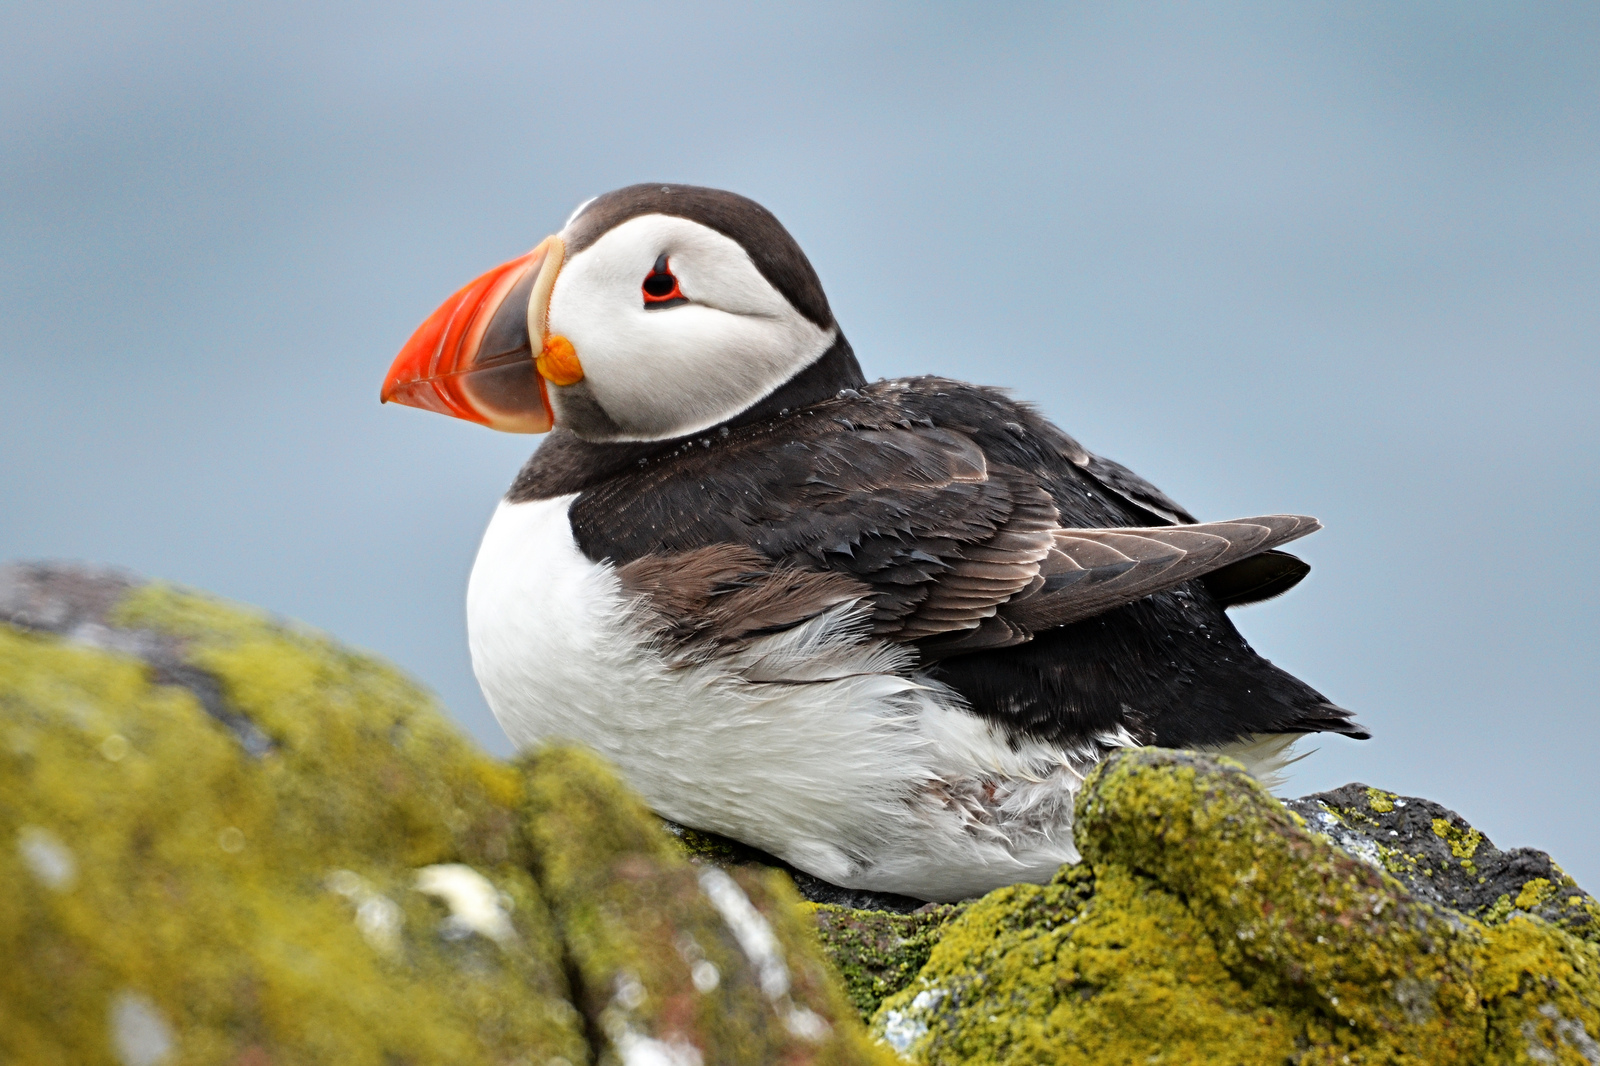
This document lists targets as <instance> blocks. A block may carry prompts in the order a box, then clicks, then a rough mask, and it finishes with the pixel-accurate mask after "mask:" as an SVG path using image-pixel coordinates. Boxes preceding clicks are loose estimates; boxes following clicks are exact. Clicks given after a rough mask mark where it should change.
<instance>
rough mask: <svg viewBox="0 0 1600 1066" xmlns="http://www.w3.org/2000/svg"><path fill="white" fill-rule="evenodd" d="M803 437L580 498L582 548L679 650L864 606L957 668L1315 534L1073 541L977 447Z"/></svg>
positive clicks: (1274, 530)
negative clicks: (647, 608)
mask: <svg viewBox="0 0 1600 1066" xmlns="http://www.w3.org/2000/svg"><path fill="white" fill-rule="evenodd" d="M791 433H793V435H792V436H790V437H789V438H788V439H787V440H786V441H785V442H783V443H780V444H777V445H776V446H775V445H774V443H773V442H772V441H771V440H770V439H769V440H765V441H763V440H759V439H752V440H751V441H750V442H749V446H748V447H745V446H741V445H742V443H743V442H740V441H737V440H735V441H730V442H728V448H727V449H726V450H723V451H722V452H721V454H720V456H719V455H718V454H717V452H715V451H712V450H710V449H706V450H702V449H692V450H686V451H685V452H684V453H682V454H681V455H680V456H678V457H677V459H676V461H674V462H672V463H669V464H661V465H660V466H651V465H645V466H641V467H639V468H637V470H636V471H632V472H628V473H624V474H621V475H619V476H618V477H616V478H613V479H612V480H610V481H608V482H607V483H606V485H605V486H604V487H601V488H597V489H595V490H593V491H591V492H588V493H584V494H583V495H582V496H580V498H579V499H578V501H577V502H576V503H575V504H574V507H573V511H572V521H573V528H574V531H575V533H576V534H577V536H578V538H579V542H580V544H581V545H583V547H584V550H585V551H586V552H587V553H588V554H589V555H590V557H591V558H597V559H598V558H609V559H610V560H611V561H612V562H613V564H615V565H616V566H617V567H618V573H619V576H620V577H621V578H622V580H623V583H624V585H625V586H626V587H627V588H629V589H630V590H632V591H634V592H636V593H638V594H641V595H643V596H646V597H648V599H649V600H650V601H651V602H652V604H653V605H654V606H655V607H656V611H657V615H658V617H660V618H661V622H660V625H661V626H662V631H663V632H664V633H665V634H667V635H670V636H676V637H677V638H679V639H680V640H686V641H689V642H690V643H694V644H701V645H704V644H706V643H707V642H709V643H710V644H720V643H725V642H727V641H730V640H739V639H742V638H743V637H745V636H750V635H755V634H759V633H762V632H774V631H777V630H779V629H783V628H786V627H788V626H792V625H796V624H799V623H800V622H802V621H804V620H805V619H807V618H810V617H815V616H816V615H817V614H819V613H821V612H822V611H825V610H828V609H830V608H832V607H835V606H837V605H839V604H841V603H845V602H859V603H862V604H864V605H865V606H866V607H867V608H868V610H869V617H868V619H867V622H868V623H869V624H870V625H871V627H872V631H873V632H874V633H875V634H876V635H878V636H880V637H884V638H886V639H889V640H892V641H895V642H899V643H913V642H914V643H916V644H917V645H918V646H919V648H921V649H922V651H923V653H924V655H925V656H927V657H943V656H947V655H952V654H960V653H963V652H968V651H976V650H979V649H983V648H996V647H1004V646H1007V645H1011V644H1019V643H1023V642H1026V641H1028V640H1030V639H1031V638H1032V637H1033V635H1034V634H1035V633H1038V632H1040V631H1042V630H1045V629H1052V628H1055V627H1057V626H1061V625H1066V624H1068V623H1070V622H1074V621H1078V620H1081V619H1083V618H1088V617H1091V616H1093V615H1096V614H1099V613H1102V612H1104V611H1108V610H1111V609H1113V608H1115V607H1118V606H1121V605H1122V604H1125V603H1129V602H1132V601H1133V600H1137V599H1139V598H1141V597H1144V596H1148V595H1150V594H1152V593H1155V592H1160V591H1162V590H1164V589H1169V588H1172V587H1173V586H1175V585H1179V584H1182V583H1183V582H1185V581H1189V580H1192V579H1194V578H1198V577H1202V576H1204V575H1205V574H1208V573H1211V572H1213V571H1215V570H1217V569H1219V568H1222V567H1226V566H1229V565H1230V564H1233V563H1235V562H1237V561H1239V560H1242V559H1246V558H1249V557H1251V556H1254V555H1257V554H1259V553H1261V552H1264V551H1267V550H1269V549H1271V548H1273V547H1274V546H1276V545H1278V544H1283V543H1286V542H1288V541H1290V540H1293V539H1295V538H1296V537H1299V536H1304V535H1305V534H1307V533H1310V532H1312V531H1313V530H1314V529H1316V528H1317V523H1316V521H1315V520H1314V519H1310V518H1301V517H1297V516H1282V515H1275V516H1269V517H1266V518H1256V519H1246V520H1242V521H1239V522H1217V523H1206V524H1190V525H1175V526H1152V527H1130V528H1121V527H1119V528H1097V529H1073V528H1066V526H1065V523H1064V522H1063V521H1062V517H1061V514H1060V511H1059V510H1058V508H1057V506H1056V504H1055V502H1054V500H1053V499H1052V497H1051V494H1050V493H1049V492H1048V491H1047V490H1046V488H1045V487H1044V486H1043V485H1042V484H1041V481H1040V476H1039V474H1037V473H1035V472H1032V471H1029V470H1024V469H1022V468H1020V467H1018V466H1014V465H1011V464H1008V463H1003V462H998V461H991V458H990V456H988V455H987V454H986V453H985V451H984V449H983V448H982V447H980V446H979V445H978V443H977V442H976V441H974V440H973V438H972V437H970V436H968V435H966V434H964V433H961V432H957V431H954V430H950V429H945V428H941V427H935V426H917V425H910V426H896V427H883V426H882V425H881V424H880V425H879V426H877V427H873V428H862V427H861V426H860V425H859V424H852V425H841V424H838V423H832V422H823V421H822V420H818V423H816V424H815V425H814V426H813V427H811V428H808V429H806V430H805V431H804V432H797V431H795V430H793V429H791ZM701 456H704V458H703V459H702V458H701Z"/></svg>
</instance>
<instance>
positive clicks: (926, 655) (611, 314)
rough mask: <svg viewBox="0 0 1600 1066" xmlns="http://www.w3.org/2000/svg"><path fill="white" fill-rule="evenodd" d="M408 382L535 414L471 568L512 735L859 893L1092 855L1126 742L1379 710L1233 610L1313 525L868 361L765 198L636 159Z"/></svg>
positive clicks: (1044, 867)
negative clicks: (1105, 786)
mask: <svg viewBox="0 0 1600 1066" xmlns="http://www.w3.org/2000/svg"><path fill="white" fill-rule="evenodd" d="M381 398H382V400H384V401H386V402H394V403H400V404H406V405H409V406H412V407H417V408H421V409H424V410H428V411H435V412H438V413H441V414H446V415H450V416H453V417H455V418H460V419H464V420H466V421H469V422H475V423H478V424H480V425H483V426H487V427H489V428H490V429H495V430H501V431H505V432H511V433H542V434H546V435H545V437H544V439H543V440H542V442H541V444H540V446H539V447H538V448H537V450H536V451H535V452H534V453H533V456H532V458H530V459H529V460H528V462H527V463H526V465H525V466H523V467H522V469H521V470H520V471H519V472H518V474H517V475H516V478H515V480H514V481H513V482H512V484H511V487H510V489H509V491H508V492H507V493H506V494H505V497H504V498H503V499H502V500H501V501H500V502H499V504H498V506H497V507H496V509H495V511H494V514H493V517H492V519H491V520H490V522H489V525H488V528H487V530H486V531H485V533H484V535H483V540H482V543H481V545H480V547H479V550H478V554H477V558H476V561H475V563H474V565H473V568H472V574H471V578H470V579H469V582H468V588H467V623H468V637H469V643H470V647H471V653H472V665H473V670H474V673H475V675H476V677H477V679H478V682H479V684H480V686H481V687H482V690H483V694H484V696H485V698H486V700H487V702H488V704H489V707H490V708H491V709H492V710H493V712H494V714H495V716H496V718H497V719H498V720H499V722H500V724H501V726H502V727H503V728H504V729H505V731H506V733H507V735H508V736H509V738H510V739H511V741H512V742H513V743H514V744H515V745H516V746H517V747H518V748H519V749H526V748H531V747H536V746H539V745H543V744H546V743H551V742H566V743H576V744H580V745H583V746H586V747H588V748H591V749H593V750H595V751H597V752H598V753H599V754H601V755H602V756H604V757H605V758H607V759H608V760H610V761H611V762H612V763H613V764H614V765H615V766H616V767H617V768H618V769H619V771H620V773H621V774H622V776H623V777H624V779H625V780H626V781H627V782H628V783H629V784H630V785H631V786H632V787H633V788H634V789H635V790H637V791H638V792H639V793H640V794H641V795H642V796H643V797H644V798H645V800H646V801H647V803H648V804H649V805H650V806H651V807H652V808H653V809H654V810H655V811H656V812H657V813H658V814H660V815H661V816H662V817H663V818H666V819H668V820H670V821H672V822H676V823H678V824H679V825H682V826H686V827H692V828H694V829H698V830H703V831H707V832H712V833H716V834H720V835H722V836H725V837H729V838H732V839H734V840H737V841H740V842H742V843H744V844H746V845H748V846H751V847H754V848H758V849H760V850H761V851H764V852H766V853H768V854H770V855H772V856H776V857H777V858H779V859H781V860H783V862H785V863H787V864H789V865H790V866H792V867H793V868H795V869H797V870H800V871H802V872H804V873H805V874H808V875H810V876H812V877H815V878H818V879H820V880H821V881H823V882H826V883H827V884H829V885H833V886H839V887H840V888H843V889H848V890H858V891H866V892H872V893H884V894H893V895H896V896H903V897H911V898H912V899H915V900H925V901H952V900H961V899H966V898H969V897H973V896H977V895H981V894H983V893H985V892H987V891H989V890H991V889H994V888H997V887H1000V886H1003V885H1009V884H1014V883H1018V882H1027V881H1031V882H1044V881H1047V880H1049V879H1050V877H1051V876H1053V875H1054V874H1055V873H1056V871H1057V870H1058V869H1059V868H1060V867H1061V865H1062V864H1064V863H1072V862H1076V861H1077V860H1078V858H1079V856H1078V851H1077V849H1076V846H1075V844H1074V841H1073V833H1072V821H1073V800H1074V797H1075V795H1076V794H1077V792H1078V791H1079V789H1080V788H1081V786H1082V784H1083V781H1084V779H1085V776H1086V775H1087V774H1088V773H1089V771H1090V770H1091V769H1092V768H1093V767H1094V766H1095V764H1096V763H1097V762H1098V761H1099V760H1101V759H1102V758H1103V757H1104V756H1105V755H1106V754H1107V753H1109V752H1111V751H1113V750H1115V749H1117V748H1120V747H1128V746H1136V745H1158V746H1163V747H1173V748H1189V749H1199V750H1206V751H1215V752H1221V753H1225V754H1229V755H1232V756H1234V757H1236V758H1239V759H1241V760H1243V761H1244V762H1245V764H1246V765H1247V767H1249V768H1250V769H1251V770H1252V771H1253V772H1255V773H1256V774H1257V775H1258V776H1260V777H1262V778H1263V779H1269V780H1270V779H1271V778H1272V776H1273V775H1274V774H1277V773H1279V772H1280V771H1281V770H1282V768H1283V767H1284V766H1285V765H1286V764H1287V763H1288V762H1289V761H1291V760H1292V758H1293V756H1292V754H1291V750H1290V749H1291V745H1293V743H1294V742H1295V741H1296V739H1298V738H1300V737H1302V736H1304V735H1306V734H1309V733H1317V732H1331V733H1340V734H1343V735H1345V736H1348V737H1353V738H1357V739H1365V738H1366V737H1367V736H1368V734H1367V732H1366V731H1365V730H1364V729H1363V728H1361V726H1359V725H1358V724H1356V722H1355V721H1354V720H1353V719H1352V716H1351V713H1350V712H1349V711H1347V710H1345V709H1343V708H1341V707H1339V706H1336V705H1335V704H1333V703H1331V702H1329V700H1328V699H1327V698H1325V697H1324V696H1323V695H1322V694H1321V693H1319V692H1317V691H1316V690H1315V689H1313V688H1311V687H1310V686H1309V685H1307V684H1306V683H1304V682H1302V681H1300V680H1298V679H1297V678H1295V677H1293V676H1291V675H1290V674H1288V673H1286V672H1285V671H1283V670H1281V669H1279V668H1277V667H1275V666H1273V665H1272V664H1271V663H1270V662H1268V661H1267V660H1266V659H1264V658H1262V657H1261V656H1260V655H1258V654H1256V653H1255V652H1254V651H1253V650H1252V649H1251V647H1250V645H1249V644H1248V643H1246V641H1245V640H1244V638H1243V637H1242V636H1241V635H1240V633H1239V631H1238V630H1237V629H1236V628H1235V627H1234V625H1233V623H1232V622H1231V621H1230V619H1229V617H1228V615H1227V613H1226V612H1227V609H1228V608H1231V607H1235V606H1239V605H1242V604H1247V603H1254V602H1257V601H1260V600H1263V599H1266V598H1268V597H1271V596H1275V595H1278V594H1280V593H1282V592H1284V591H1286V590H1288V589H1289V588H1290V587H1291V586H1293V585H1294V584H1296V583H1297V582H1299V581H1300V580H1301V578H1303V577H1304V576H1305V574H1306V573H1307V572H1308V570H1309V567H1308V566H1307V565H1306V564H1305V563H1304V562H1303V561H1301V560H1300V559H1298V558H1296V557H1294V556H1293V555H1290V554H1288V553H1286V552H1284V551H1282V550H1281V546H1282V545H1284V544H1287V543H1289V542H1291V541H1293V540H1295V539H1297V538H1300V537H1303V536H1305V535H1307V534H1309V533H1311V532H1313V531H1315V530H1317V529H1318V528H1319V524H1318V523H1317V521H1316V520H1315V519H1313V518H1309V517H1305V516H1301V515H1284V514H1270V515H1262V516H1256V517H1249V518H1241V519H1236V520H1233V521H1226V522H1200V521H1199V520H1197V519H1196V518H1195V516H1193V515H1192V514H1190V513H1189V512H1188V511H1187V510H1185V509H1184V508H1183V507H1181V506H1180V505H1178V504H1177V503H1176V502H1174V501H1173V500H1172V499H1171V498H1170V497H1169V496H1167V495H1166V494H1165V493H1163V492H1162V491H1160V490H1159V489H1157V488H1156V487H1155V486H1154V485H1152V484H1150V482H1148V481H1146V480H1145V479H1143V478H1141V477H1140V476H1138V475H1137V474H1135V473H1133V472H1132V471H1131V470H1129V469H1128V468H1127V467H1125V466H1122V465H1120V464H1118V463H1116V462H1114V461H1112V460H1110V459H1106V458H1103V457H1102V456H1099V455H1096V454H1095V453H1093V452H1091V451H1089V450H1087V449H1086V448H1084V447H1083V446H1082V445H1080V444H1079V443H1078V442H1077V441H1076V440H1074V439H1073V438H1072V437H1070V436H1068V435H1067V434H1066V433H1064V432H1063V431H1062V430H1060V429H1058V428H1057V427H1056V426H1054V425H1053V424H1051V423H1050V422H1049V421H1048V420H1047V419H1045V418H1044V417H1043V416H1042V415H1041V414H1040V413H1039V412H1038V411H1037V410H1036V409H1035V408H1034V407H1032V406H1030V405H1029V404H1028V403H1025V402H1021V401H1019V400H1017V399H1014V398H1012V397H1011V396H1010V395H1009V394H1008V393H1007V392H1004V391H1001V390H999V389H995V388H988V387H983V386H979V385H973V384H968V383H965V382H962V381H956V380H951V379H948V378H944V377H935V376H923V377H910V378H900V379H894V380H877V381H871V382H869V381H868V380H867V378H866V376H865V375H864V374H863V372H862V370H861V366H860V364H859V363H858V362H857V359H856V356H855V354H854V352H853V351H852V349H851V347H850V344H849V342H848V341H846V340H845V337H844V334H843V333H842V332H841V331H840V328H839V324H838V323H837V322H836V321H835V320H834V316H833V312H832V311H831V310H830V309H829V306H828V298H827V296H826V294H825V293H824V292H823V287H822V284H821V282H820V281H819V279H818V277H817V273H816V271H815V270H814V269H813V268H812V265H811V263H810V261H809V260H808V259H807V258H806V255H805V253H804V252H802V251H801V249H800V246H799V244H798V243H797V242H796V241H795V240H794V238H793V237H792V236H790V234H789V232H788V231H787V230H786V229H785V228H784V227H783V225H782V224H781V223H779V221H778V220H777V218H776V217H774V216H773V214H772V213H771V212H769V211H768V210H767V209H765V208H764V207H762V206H761V205H759V204H757V203H755V202H754V201H752V200H749V199H747V198H745V197H743V196H740V195H737V194H735V193H731V192H726V191H722V190H717V189H710V188H702V187H698V186H692V185H680V184H659V183H656V184H641V185H632V186H628V187H626V188H622V189H617V190H615V191H613V192H609V193H606V194H604V195H602V196H598V197H595V198H593V199H590V200H588V201H586V202H585V203H583V204H582V205H580V206H579V207H578V209H577V210H576V211H575V212H574V213H573V214H572V216H571V217H570V218H569V219H568V220H567V222H566V224H565V225H564V226H563V227H562V229H561V230H560V232H558V233H556V234H554V235H553V236H550V237H547V238H545V239H544V240H543V241H542V242H540V243H539V244H538V246H537V247H535V248H534V249H533V250H532V251H531V252H529V253H527V254H526V255H523V256H520V257H518V258H516V259H513V260H511V261H510V262H508V263H504V264H502V265H500V266H498V267H495V268H494V269H492V270H490V271H488V272H487V273H485V274H483V275H482V276H480V277H478V278H477V279H475V280H474V281H472V282H471V283H470V284H468V285H467V286H465V287H464V288H462V289H461V290H460V291H458V292H457V293H455V294H454V295H453V296H451V297H450V298H449V299H448V300H446V301H445V302H444V304H443V305H442V306H440V307H439V309H438V310H436V311H435V312H434V313H433V314H432V315H431V316H430V317H428V318H427V320H426V321H424V322H423V324H422V325H421V326H420V327H419V328H418V329H417V330H416V332H415V333H414V334H413V335H412V336H411V338H410V340H409V341H408V342H407V343H406V344H405V346H404V347H403V348H402V350H401V351H400V353H399V355H398V357H397V358H396V359H395V360H394V362H393V365H392V366H391V367H390V369H389V372H388V375H387V377H386V379H385V380H384V383H383V387H382V392H381Z"/></svg>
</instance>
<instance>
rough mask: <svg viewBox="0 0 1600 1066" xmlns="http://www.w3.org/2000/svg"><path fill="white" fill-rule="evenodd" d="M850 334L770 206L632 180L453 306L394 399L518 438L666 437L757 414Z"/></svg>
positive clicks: (396, 382)
mask: <svg viewBox="0 0 1600 1066" xmlns="http://www.w3.org/2000/svg"><path fill="white" fill-rule="evenodd" d="M838 340H839V329H838V326H837V325H835V323H834V321H833V313H832V312H831V311H829V310H828V298H827V297H826V296H825V295H824V294H823V292H822V284H821V283H820V282H819V281H818V280H817V275H816V272H815V271H814V270H812V268H811V264H810V262H808V261H807V259H806V257H805V253H803V252H801V251H800V246H799V245H798V244H796V243H795V241H794V238H793V237H791V236H789V232H788V231H787V230H785V229H784V228H783V226H782V225H781V224H780V223H779V222H778V220H777V219H776V218H774V217H773V216H772V214H771V212H769V211H767V210H766V208H764V207H762V206H761V205H760V204H757V203H755V202H754V201H752V200H747V199H745V198H744V197H742V196H737V195H735V194H733V193H729V192H722V191H720V190H717V189H703V188H698V187H696V186H692V185H659V184H658V185H630V186H628V187H627V188H625V189H618V190H616V191H615V192H608V193H606V194H605V195H603V196H598V197H596V198H595V199H593V200H590V201H588V202H587V203H585V204H583V205H582V206H581V207H579V208H578V210H577V211H576V212H574V214H573V216H572V218H570V219H568V221H567V224H566V226H565V227H564V228H563V229H562V230H561V232H560V233H558V234H555V235H554V236H551V237H546V238H545V239H544V240H543V241H542V242H541V243H540V244H539V246H538V247H537V248H535V249H534V250H533V251H531V252H529V253H528V254H527V255H524V256H521V257H519V258H517V259H513V260H512V261H511V262H509V263H504V264H502V265H500V266H498V267H495V268H494V269H493V270H491V271H489V272H488V273H487V274H484V275H483V276H481V277H479V278H478V279H477V280H475V281H473V282H472V283H471V284H469V285H467V286H466V287H465V288H463V289H462V290H461V291H460V292H458V293H456V294H455V295H454V296H452V297H450V299H449V300H446V301H445V303H444V305H443V306H442V307H440V308H439V309H438V310H437V311H435V312H434V313H433V314H432V315H431V316H430V317H429V318H428V320H427V321H426V322H424V323H423V324H422V326H421V327H420V328H419V329H418V330H417V331H416V333H415V334H413V335H412V337H411V339H410V341H408V342H407V343H406V346H405V347H404V348H403V349H402V350H401V352H400V355H399V356H398V358H396V359H395V361H394V365H393V366H392V367H390V368H389V376H388V378H387V379H385V381H384V383H383V392H382V399H383V400H384V401H385V402H387V401H391V400H392V401H394V402H396V403H403V404H409V405H410V406H412V407H421V408H424V409H425V410H429V411H438V412H440V413H442V414H448V415H454V416H456V417H457V418H465V419H468V420H470V421H473V422H478V423H481V424H483V425H486V426H489V427H490V428H491V429H500V430H506V431H508V432H512V433H542V432H544V431H545V430H547V429H550V428H551V426H552V425H559V426H561V427H563V428H565V429H568V430H570V431H571V432H573V433H575V434H577V435H578V436H579V437H582V438H584V439H586V440H592V441H650V440H666V439H669V438H672V437H678V436H683V435H685V434H688V433H695V432H698V431H700V430H703V429H706V428H708V427H710V426H714V425H716V424H717V423H719V422H723V421H726V420H728V419H730V418H732V417H734V416H735V415H737V414H739V413H740V412H742V411H745V410H746V409H748V408H750V407H751V406H752V405H754V404H756V403H757V402H758V401H760V400H762V399H763V398H764V397H766V396H768V395H769V394H771V393H772V392H773V391H774V390H776V389H777V388H778V387H779V386H780V385H782V384H783V383H784V382H786V381H789V380H790V379H791V378H793V377H794V376H795V375H796V374H798V373H800V372H801V371H802V370H804V369H805V368H807V367H809V366H811V365H812V364H814V363H816V362H817V360H818V359H820V358H821V357H822V356H823V355H824V354H825V353H826V352H827V351H828V350H829V349H830V348H831V347H833V345H834V343H835V342H836V341H838ZM852 362H853V361H852Z"/></svg>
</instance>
